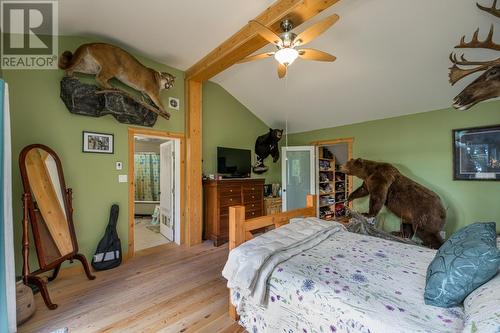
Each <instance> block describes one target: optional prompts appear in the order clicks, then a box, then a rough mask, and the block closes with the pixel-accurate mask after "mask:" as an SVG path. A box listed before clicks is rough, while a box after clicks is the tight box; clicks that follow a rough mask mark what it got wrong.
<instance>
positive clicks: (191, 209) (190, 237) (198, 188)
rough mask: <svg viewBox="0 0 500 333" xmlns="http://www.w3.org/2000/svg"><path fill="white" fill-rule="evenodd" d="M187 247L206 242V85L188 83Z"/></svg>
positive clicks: (196, 82)
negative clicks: (204, 222) (204, 145)
mask: <svg viewBox="0 0 500 333" xmlns="http://www.w3.org/2000/svg"><path fill="white" fill-rule="evenodd" d="M186 101H187V108H186V221H187V224H186V225H187V230H188V232H187V235H186V236H187V237H186V244H187V245H188V246H192V245H195V244H199V243H201V241H202V235H201V233H202V224H203V217H202V214H203V204H202V202H203V186H202V145H201V143H202V109H201V108H202V83H201V82H200V81H193V80H187V81H186Z"/></svg>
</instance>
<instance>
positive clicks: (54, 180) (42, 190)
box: [19, 144, 95, 310]
mask: <svg viewBox="0 0 500 333" xmlns="http://www.w3.org/2000/svg"><path fill="white" fill-rule="evenodd" d="M19 167H20V169H21V177H22V181H23V188H24V194H23V211H24V217H23V272H22V274H23V281H24V283H25V284H32V285H35V286H37V287H38V289H39V290H40V293H41V295H42V297H43V300H44V302H45V305H46V306H47V307H48V308H49V309H51V310H53V309H55V308H57V304H54V303H52V301H51V299H50V296H49V293H48V290H47V283H48V281H52V280H54V279H55V278H56V277H57V274H58V273H59V269H60V268H61V264H62V263H63V262H64V261H66V260H70V261H71V262H73V260H74V259H76V260H79V261H80V262H81V263H82V265H83V268H84V269H85V274H86V275H87V278H88V279H89V280H93V279H95V276H93V275H92V274H91V273H90V268H89V265H88V262H87V259H86V258H85V256H84V255H82V254H80V253H78V243H77V241H76V234H75V229H74V226H73V207H72V190H71V189H70V188H66V184H65V182H64V174H63V169H62V165H61V161H60V159H59V157H58V156H57V154H56V153H55V152H54V151H53V150H52V149H50V148H49V147H47V146H44V145H40V144H34V145H30V146H27V147H25V148H24V149H23V150H22V151H21V154H20V155H19ZM28 220H29V221H30V222H31V230H32V233H33V241H34V245H35V246H34V247H35V249H36V254H37V258H38V264H39V269H38V270H36V271H33V272H31V271H30V268H29V248H30V238H29V226H28ZM50 270H54V272H53V274H52V276H51V277H49V278H48V279H47V278H46V277H44V276H38V275H39V274H40V273H44V272H48V271H50ZM47 280H48V281H47Z"/></svg>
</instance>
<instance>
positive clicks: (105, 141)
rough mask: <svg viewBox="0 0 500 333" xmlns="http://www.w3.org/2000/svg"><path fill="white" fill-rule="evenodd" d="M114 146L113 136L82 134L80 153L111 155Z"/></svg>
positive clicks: (107, 134)
mask: <svg viewBox="0 0 500 333" xmlns="http://www.w3.org/2000/svg"><path fill="white" fill-rule="evenodd" d="M114 145H115V140H114V135H113V134H109V133H98V132H89V131H83V133H82V152H84V153H98V154H113V153H114V150H115V146H114Z"/></svg>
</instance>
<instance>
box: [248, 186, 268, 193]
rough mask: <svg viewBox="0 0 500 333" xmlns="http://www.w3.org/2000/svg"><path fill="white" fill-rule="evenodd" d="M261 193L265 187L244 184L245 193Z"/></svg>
mask: <svg viewBox="0 0 500 333" xmlns="http://www.w3.org/2000/svg"><path fill="white" fill-rule="evenodd" d="M255 191H257V192H259V191H264V187H262V185H257V184H244V185H243V193H246V192H255Z"/></svg>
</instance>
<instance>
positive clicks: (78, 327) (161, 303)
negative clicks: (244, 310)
mask: <svg viewBox="0 0 500 333" xmlns="http://www.w3.org/2000/svg"><path fill="white" fill-rule="evenodd" d="M227 253H228V249H227V246H222V247H219V248H216V247H214V246H213V245H212V244H211V243H208V242H207V243H204V244H200V245H197V246H194V247H191V248H189V249H188V248H184V247H178V246H176V245H175V244H166V245H162V246H159V247H155V248H150V249H146V250H143V251H141V252H139V253H137V254H136V256H135V257H134V258H133V259H131V260H129V261H128V262H126V263H125V264H123V265H121V266H120V267H117V268H115V269H112V270H109V271H102V272H96V276H97V278H96V279H95V280H94V281H89V280H87V279H86V278H85V275H84V274H75V273H68V274H66V276H65V275H63V274H62V273H63V272H61V276H60V277H58V278H57V279H56V280H55V281H54V282H51V283H50V284H49V291H50V295H51V297H52V301H53V302H54V303H57V304H58V305H59V307H58V308H57V309H56V310H52V311H51V310H48V309H47V308H46V307H45V305H44V304H43V301H42V299H41V297H40V295H39V294H37V295H35V299H36V306H37V312H36V314H35V316H34V317H33V318H31V319H30V320H29V321H28V322H27V323H25V324H23V325H21V326H20V327H19V332H51V331H53V330H56V329H58V328H63V327H67V328H68V331H69V332H70V333H73V332H134V333H135V332H183V333H188V332H207V333H215V332H224V333H233V332H234V333H236V332H238V333H239V332H245V330H244V329H243V328H241V327H240V326H239V325H238V324H237V323H235V322H234V321H232V320H231V318H229V316H228V314H227V311H228V290H227V289H226V280H225V279H224V278H223V277H222V276H221V271H222V267H223V266H224V263H225V261H226V259H227Z"/></svg>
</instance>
